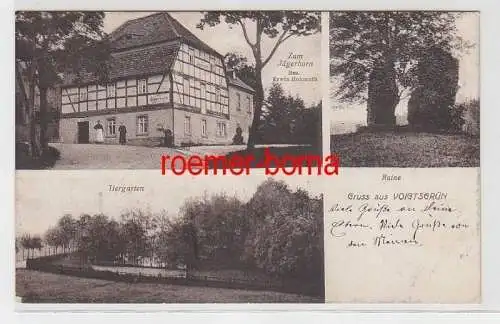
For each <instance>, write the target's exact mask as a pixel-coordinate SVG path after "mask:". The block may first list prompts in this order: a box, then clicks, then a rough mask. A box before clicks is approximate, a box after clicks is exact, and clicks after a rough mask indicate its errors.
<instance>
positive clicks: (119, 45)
mask: <svg viewBox="0 0 500 324" xmlns="http://www.w3.org/2000/svg"><path fill="white" fill-rule="evenodd" d="M111 43H112V52H111V58H110V61H109V64H108V75H107V80H108V81H107V84H99V82H97V79H96V77H95V76H94V75H93V74H91V73H86V71H85V70H84V68H82V71H80V72H79V73H78V75H66V77H65V79H64V85H63V86H62V87H61V121H60V136H61V140H62V141H63V142H66V143H92V142H93V141H95V134H94V131H93V129H94V126H95V125H96V124H97V123H98V122H99V123H100V124H101V125H103V127H104V142H105V143H117V142H118V138H119V136H118V128H119V126H120V125H124V126H125V127H126V130H127V140H128V143H133V144H134V143H135V144H140V145H141V144H142V145H155V144H158V143H159V142H160V140H161V138H162V137H163V136H164V132H165V131H166V130H170V131H171V132H172V134H173V136H174V143H175V145H190V144H229V143H231V142H232V138H233V136H234V134H235V133H236V129H237V128H238V127H240V128H241V130H242V131H243V137H244V140H245V141H246V140H247V139H248V129H249V127H250V125H251V122H252V118H253V109H252V107H253V93H254V91H253V89H252V88H251V87H249V86H248V85H246V84H245V83H244V82H243V81H241V80H240V79H238V78H237V77H236V76H235V75H233V74H232V73H231V72H230V71H227V70H226V68H225V66H224V59H223V56H222V55H221V54H219V53H218V52H217V51H215V50H214V49H212V48H211V47H210V46H208V45H207V44H205V43H204V42H203V41H201V40H200V39H199V38H198V37H196V36H195V35H194V34H193V33H191V32H190V31H189V30H188V29H186V28H185V27H184V26H182V25H181V24H180V23H179V22H178V21H177V20H175V19H174V18H173V17H172V16H171V15H169V14H168V13H158V14H153V15H150V16H147V17H143V18H139V19H135V20H130V21H127V22H126V23H124V24H123V25H121V26H120V27H118V28H117V29H116V30H115V31H114V32H113V33H112V34H111Z"/></svg>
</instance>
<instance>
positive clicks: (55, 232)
mask: <svg viewBox="0 0 500 324" xmlns="http://www.w3.org/2000/svg"><path fill="white" fill-rule="evenodd" d="M61 237H62V236H61V232H60V229H59V228H58V227H51V228H49V229H48V230H47V231H46V232H45V243H47V245H48V246H51V247H53V248H54V251H55V253H56V254H57V252H58V248H59V247H60V246H61V247H62V246H63V240H62V239H61Z"/></svg>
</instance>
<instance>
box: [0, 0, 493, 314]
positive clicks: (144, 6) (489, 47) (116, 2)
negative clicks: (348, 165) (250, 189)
mask: <svg viewBox="0 0 500 324" xmlns="http://www.w3.org/2000/svg"><path fill="white" fill-rule="evenodd" d="M496 4H497V2H496V1H494V0H490V1H486V0H483V1H481V0H476V1H464V0H461V1H460V0H456V1H453V0H441V1H436V0H432V1H431V0H420V1H418V3H417V2H415V3H413V4H411V3H408V2H405V1H404V0H401V1H395V0H392V1H390V0H378V1H377V2H376V3H373V2H372V1H369V0H365V1H359V0H336V1H335V2H330V1H328V2H327V1H318V0H288V1H279V2H278V1H276V2H272V3H271V2H270V1H269V0H267V1H266V0H254V1H251V2H250V1H245V2H243V1H228V0H226V1H221V0H218V1H210V2H207V1H202V0H198V1H182V2H176V3H175V4H172V3H171V2H170V1H166V0H155V1H147V2H146V1H144V0H143V1H140V2H137V1H130V0H129V1H125V0H107V1H102V0H99V1H96V0H86V1H85V2H81V3H79V4H78V3H75V2H73V3H72V2H69V1H63V0H57V1H56V0H44V1H31V0H19V1H17V2H16V4H15V9H16V10H20V9H38V10H40V9H59V10H70V9H73V10H76V9H87V10H91V9H99V10H112V9H115V10H118V9H119V10H147V11H151V10H160V9H161V10H201V9H218V8H223V9H239V10H243V9H257V8H258V9H267V10H272V9H305V8H307V9H331V10H332V9H335V10H342V9H344V10H345V9H350V10H368V9H371V10H384V9H385V10H388V9H390V10H395V9H402V10H412V9H413V10H414V9H420V10H422V9H428V10H431V9H446V10H480V11H481V41H480V56H481V104H482V107H481V122H482V124H481V136H482V137H481V181H482V184H481V187H482V197H481V200H482V225H483V226H482V229H483V231H482V273H483V280H482V287H483V289H482V295H483V302H482V304H481V305H396V304H393V305H387V304H385V305H376V304H364V305H348V304H335V305H334V304H326V305H317V304H316V305H303V304H292V305H290V304H279V305H276V304H272V305H269V304H252V305H242V304H238V305H231V304H217V305H208V304H204V305H194V304H191V305H184V304H182V305H171V304H170V305H169V304H165V305H87V304H86V305H22V306H23V307H22V309H23V310H26V311H28V309H27V307H25V306H29V308H30V310H31V311H36V310H38V311H41V310H43V311H49V310H50V311H55V310H61V311H77V312H78V311H80V312H82V311H114V312H116V311H117V310H122V311H125V312H126V314H121V315H118V314H107V315H98V316H96V315H95V314H90V313H81V314H76V315H74V316H68V315H69V314H65V315H63V316H64V319H65V322H67V320H68V319H69V320H71V321H75V320H85V323H88V321H89V320H91V321H95V320H97V319H111V318H112V317H113V318H114V319H115V320H120V322H121V323H123V321H125V319H124V317H126V319H127V320H126V322H129V321H130V322H131V321H137V320H143V319H145V320H146V319H147V320H163V321H165V319H166V318H165V317H163V316H161V315H160V313H155V314H149V315H147V316H146V315H145V314H134V313H132V312H137V311H140V312H164V311H169V312H170V313H169V319H170V320H175V321H176V323H177V322H182V321H183V320H186V319H188V318H194V317H196V318H195V320H203V321H210V320H212V321H215V320H217V322H218V323H219V320H221V319H220V318H218V316H221V315H217V314H215V315H216V316H213V315H214V313H213V312H224V315H223V317H224V319H223V321H227V322H228V323H230V322H234V320H235V319H236V318H235V316H236V317H238V318H237V319H236V320H238V321H242V320H244V318H246V319H247V320H251V319H253V320H258V321H259V322H260V321H262V320H267V321H269V322H271V321H272V320H273V317H274V319H276V315H277V314H276V313H275V311H278V310H280V311H285V310H288V311H290V310H293V311H294V312H298V313H293V314H285V313H283V312H281V313H279V316H280V320H287V321H289V320H292V321H293V320H297V321H299V320H307V321H310V320H311V318H314V319H315V320H318V321H321V322H326V321H328V322H331V319H332V318H331V316H336V319H337V320H339V321H340V322H341V323H343V322H344V321H345V320H346V319H347V318H348V317H350V315H352V314H350V312H353V311H364V312H373V311H381V312H384V313H383V314H370V313H364V314H360V315H359V316H358V319H359V320H368V319H369V318H372V319H373V318H377V319H379V320H380V321H384V323H388V322H393V321H394V320H398V321H399V320H403V319H404V318H412V319H415V320H417V319H418V318H420V319H421V320H422V319H423V320H424V321H423V322H428V320H429V319H433V320H438V319H443V320H446V319H448V320H454V321H456V319H457V317H456V316H459V317H458V318H465V319H467V318H468V319H473V318H477V319H479V317H481V318H482V319H488V318H491V316H492V314H490V316H488V315H487V314H479V313H478V312H493V311H499V310H500V279H499V278H498V276H499V275H500V257H499V254H498V250H499V248H500V235H499V230H500V212H499V207H498V205H497V201H498V197H499V196H500V190H499V189H500V188H499V185H500V184H499V182H498V180H499V179H498V177H497V172H496V170H495V169H496V167H497V166H498V165H500V155H499V151H500V150H499V148H500V145H499V144H498V143H497V141H498V140H499V139H500V127H499V126H498V125H497V121H498V120H500V105H499V104H498V100H497V96H496V93H497V92H498V90H497V89H496V87H497V84H498V78H499V76H500V69H499V64H498V60H500V50H499V49H500V45H499V44H500V36H499V31H500V24H499V20H500V16H499V14H498V12H500V11H499V9H500V8H499V6H495V5H496ZM0 15H1V16H0V17H1V19H0V24H1V25H2V26H1V27H2V28H0V31H1V33H4V35H3V37H2V39H3V44H4V50H3V51H1V56H2V59H1V60H0V64H2V65H3V69H1V71H3V73H2V76H3V78H2V87H1V88H0V89H1V91H2V92H3V93H2V96H1V97H0V98H2V105H1V109H0V114H1V118H0V121H1V123H3V124H2V126H3V127H1V128H0V129H1V132H2V134H1V135H2V136H0V140H1V141H2V142H3V143H2V144H3V145H1V146H0V147H1V148H2V149H3V151H4V152H8V153H9V154H10V158H9V159H7V158H5V157H4V158H3V159H1V160H0V163H1V165H2V172H1V173H0V181H1V183H2V184H3V185H4V187H2V191H1V192H0V193H1V195H0V196H1V197H2V200H3V201H2V202H3V204H2V206H4V207H6V208H2V210H3V211H4V213H3V217H1V220H2V223H1V224H0V237H1V238H2V240H4V244H2V248H1V256H2V257H3V260H14V256H13V254H14V248H13V239H14V232H13V228H14V217H13V215H14V163H13V162H14V161H13V157H14V153H13V143H14V133H13V131H12V130H13V127H12V125H13V122H14V118H13V117H14V114H13V112H14V110H13V109H11V108H10V107H13V106H14V93H15V92H14V82H13V80H14V77H13V75H14V68H13V66H14V65H13V64H12V62H13V61H14V52H13V35H14V26H13V25H14V24H13V22H14V17H13V8H12V7H11V6H9V4H7V3H4V2H2V3H1V4H0ZM6 71H9V72H8V73H7V72H6ZM324 103H326V102H325V101H324ZM323 107H324V109H327V108H328V107H327V105H326V104H324V105H323ZM324 112H325V110H324ZM323 116H324V117H326V116H327V114H326V113H324V114H323ZM327 129H328V131H329V128H327ZM323 139H324V141H326V140H328V139H329V134H325V133H324V134H323ZM328 147H329V145H328ZM48 172H50V171H48ZM50 185H56V184H48V188H50ZM3 265H4V267H2V275H3V276H2V278H10V280H5V279H4V280H2V281H1V282H2V283H1V288H2V289H1V291H2V294H1V296H2V299H1V301H2V303H1V305H2V306H1V307H2V310H3V309H4V308H5V310H6V311H8V312H9V313H10V312H12V309H13V307H14V301H13V295H14V278H13V273H14V264H13V262H4V263H3ZM5 265H6V266H5ZM243 310H244V311H246V312H247V313H245V314H240V315H235V314H234V313H233V312H235V311H243ZM306 310H307V311H308V312H307V313H305V312H304V311H306ZM192 311H201V312H211V313H210V314H207V313H204V314H194V313H192ZM262 311H264V312H266V314H262V313H261V312H262ZM332 311H334V312H336V313H335V314H332ZM389 311H396V312H410V313H407V314H400V315H396V314H393V315H391V316H394V317H392V318H389V317H388V316H389V314H386V313H387V312H389ZM417 311H425V312H426V313H424V314H419V313H417ZM436 311H440V312H443V311H444V312H449V311H458V312H460V313H457V314H451V315H450V314H440V315H435V314H429V312H436ZM182 312H191V313H189V314H185V313H184V314H183V313H182ZM248 312H252V313H248ZM256 312H257V313H256ZM465 312H473V313H474V314H469V315H467V314H465ZM327 314H328V316H327ZM313 315H314V316H313ZM311 316H313V317H311ZM450 316H453V317H452V318H450ZM471 316H473V317H471ZM59 318H60V319H62V318H61V317H59ZM17 319H18V320H21V321H26V322H27V321H31V320H33V319H35V321H36V322H45V321H50V322H51V323H53V322H52V321H53V316H50V317H49V314H44V315H41V314H34V313H24V314H21V315H18V316H17Z"/></svg>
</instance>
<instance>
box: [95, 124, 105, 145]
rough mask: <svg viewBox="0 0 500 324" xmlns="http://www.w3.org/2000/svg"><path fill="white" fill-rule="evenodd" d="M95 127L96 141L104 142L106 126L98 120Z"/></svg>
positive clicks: (98, 142)
mask: <svg viewBox="0 0 500 324" xmlns="http://www.w3.org/2000/svg"><path fill="white" fill-rule="evenodd" d="M94 129H95V142H96V143H97V144H102V143H104V128H103V127H102V125H101V121H100V120H98V121H97V124H96V125H95V126H94Z"/></svg>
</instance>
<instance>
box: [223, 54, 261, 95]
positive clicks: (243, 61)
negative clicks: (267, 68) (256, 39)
mask: <svg viewBox="0 0 500 324" xmlns="http://www.w3.org/2000/svg"><path fill="white" fill-rule="evenodd" d="M224 64H225V65H226V67H227V69H228V70H233V71H234V72H235V73H236V76H237V77H238V78H240V79H241V80H242V81H243V82H245V83H246V84H248V85H249V86H250V87H252V89H255V88H256V87H257V80H256V78H255V64H251V63H249V62H248V59H247V58H246V57H245V56H243V55H241V54H238V53H227V54H226V55H225V56H224Z"/></svg>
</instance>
